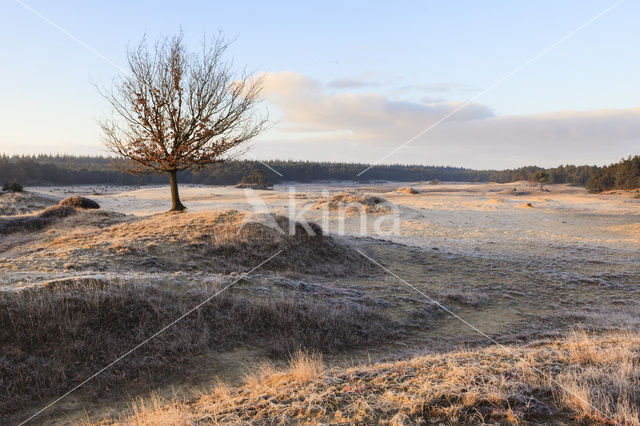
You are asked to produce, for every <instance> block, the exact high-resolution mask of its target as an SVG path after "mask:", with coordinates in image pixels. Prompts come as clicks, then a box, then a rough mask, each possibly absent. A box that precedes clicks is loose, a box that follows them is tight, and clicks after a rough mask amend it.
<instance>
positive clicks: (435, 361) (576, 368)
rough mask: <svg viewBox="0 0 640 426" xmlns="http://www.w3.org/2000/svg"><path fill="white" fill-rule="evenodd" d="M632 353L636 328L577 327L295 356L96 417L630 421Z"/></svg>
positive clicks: (634, 414) (639, 338) (128, 420)
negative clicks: (382, 359)
mask: <svg viewBox="0 0 640 426" xmlns="http://www.w3.org/2000/svg"><path fill="white" fill-rule="evenodd" d="M639 355H640V335H639V334H616V335H608V336H600V337H595V336H588V335H586V334H584V333H575V334H573V335H570V336H568V337H567V338H566V339H562V340H558V341H555V342H542V343H538V344H533V345H529V346H513V347H510V348H509V349H507V348H501V347H489V348H485V349H478V350H473V351H465V350H461V351H457V352H451V353H447V354H438V355H431V356H424V357H419V358H415V359H412V360H408V361H401V362H395V363H383V364H375V365H367V366H361V367H355V368H349V369H332V370H324V369H323V366H322V363H321V361H320V360H319V359H318V357H309V356H304V355H303V356H299V357H297V358H294V359H292V361H291V366H290V368H289V370H287V371H282V372H277V371H274V369H273V368H269V367H268V366H267V367H266V368H263V369H262V371H259V372H257V373H254V374H252V375H249V376H248V377H247V380H246V384H245V385H244V386H241V387H239V388H229V387H226V386H224V385H220V386H218V387H217V388H214V389H213V390H212V391H211V392H210V393H209V394H208V395H204V396H203V397H201V398H199V399H197V400H194V401H189V402H187V403H185V402H181V401H178V400H176V401H162V400H160V399H158V398H155V399H154V398H152V399H151V400H150V401H143V400H141V401H139V402H138V404H137V405H136V406H135V409H134V411H135V413H134V414H133V415H130V416H126V415H124V416H122V417H121V418H119V419H107V421H106V423H116V424H153V423H165V424H169V423H170V424H200V423H215V424H218V423H235V424H257V423H258V424H262V423H267V424H290V423H311V424H316V423H320V424H328V423H331V424H429V423H438V422H442V423H449V424H462V423H464V424H485V423H490V424H494V423H495V424H507V423H509V424H520V423H528V422H534V423H545V424H573V423H580V424H594V423H595V424H629V425H637V424H639V423H640V417H639V410H638V406H639V404H640V387H639V386H638V375H639V371H640V363H639V361H638V360H639ZM103 424H104V423H103Z"/></svg>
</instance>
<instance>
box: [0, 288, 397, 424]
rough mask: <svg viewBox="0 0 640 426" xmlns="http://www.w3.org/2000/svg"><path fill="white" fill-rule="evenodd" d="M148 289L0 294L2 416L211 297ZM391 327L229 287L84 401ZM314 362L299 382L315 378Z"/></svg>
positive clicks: (356, 310)
mask: <svg viewBox="0 0 640 426" xmlns="http://www.w3.org/2000/svg"><path fill="white" fill-rule="evenodd" d="M216 291H217V288H207V287H202V288H197V289H192V290H189V291H187V292H186V293H177V292H175V291H171V290H163V289H159V288H158V287H156V286H150V285H132V284H120V283H110V282H106V281H104V282H101V281H95V282H90V283H87V282H85V283H78V282H75V283H73V282H71V281H70V282H67V283H64V282H60V283H58V285H56V286H52V287H45V288H39V289H33V290H23V291H21V292H18V293H0V324H2V327H0V415H1V414H5V415H6V414H8V413H11V412H15V411H16V410H19V409H20V408H22V407H25V406H26V405H28V404H30V403H34V402H40V403H42V402H45V401H46V400H47V399H50V398H52V397H55V396H58V395H59V394H61V393H63V392H64V391H66V390H68V389H70V388H71V387H73V386H74V385H76V384H77V383H79V382H80V381H82V380H84V379H86V378H87V377H88V376H90V375H91V374H93V373H95V372H96V371H97V370H99V369H100V368H101V367H103V366H105V365H107V364H108V363H109V362H111V361H113V360H114V359H115V358H117V357H118V356H119V355H121V354H123V353H125V352H126V351H128V350H129V349H131V348H132V347H134V346H135V345H136V344H138V343H140V342H141V341H143V340H144V339H145V338H147V337H149V336H151V335H152V334H153V333H155V332H156V331H157V330H159V329H161V328H162V327H163V326H165V325H166V324H168V323H170V322H171V321H173V320H175V319H176V318H178V317H180V316H181V315H182V314H183V313H185V312H187V311H188V310H189V309H191V308H193V307H194V306H196V305H198V304H199V303H200V302H202V301H203V300H205V299H207V298H208V297H209V296H211V295H212V294H214V293H215V292H216ZM394 327H395V326H394V325H393V324H392V323H391V322H390V321H388V320H386V319H385V318H384V317H382V316H381V315H380V314H378V313H377V312H375V311H373V310H371V309H368V308H365V307H362V306H359V305H354V304H348V305H347V304H345V305H330V304H328V303H326V302H324V301H321V300H313V299H295V300H294V299H282V298H276V297H262V298H260V299H257V300H250V299H247V298H245V297H241V296H238V295H234V294H233V293H231V292H230V291H229V290H228V291H227V292H225V293H222V294H220V295H218V296H217V297H215V298H213V299H212V300H211V301H210V302H208V303H207V304H205V305H204V306H202V307H201V308H200V309H198V311H197V312H194V313H193V314H191V315H189V316H187V317H185V318H184V319H183V320H181V321H180V322H179V323H177V324H176V325H175V326H173V327H171V328H169V329H168V330H167V331H165V332H163V333H162V334H160V335H158V336H157V337H156V338H154V339H153V340H151V341H149V342H148V343H147V344H146V345H144V346H143V347H141V348H140V349H138V350H137V351H136V352H134V353H132V354H131V355H130V356H128V357H126V358H124V359H123V360H122V361H120V362H119V363H117V364H116V365H114V366H113V367H112V368H110V369H108V370H106V371H105V372H103V373H102V374H100V376H98V377H97V378H96V379H95V380H93V381H91V382H90V383H87V385H85V386H83V389H82V392H83V393H85V394H86V395H87V396H88V397H103V396H106V397H109V396H111V395H112V393H113V392H116V393H118V392H119V391H122V390H123V389H132V390H135V389H136V388H138V390H142V389H144V388H145V387H147V386H149V385H153V384H158V381H159V380H169V379H171V377H172V376H175V374H177V373H178V372H180V373H181V374H182V375H183V376H188V375H189V372H191V374H198V368H197V366H194V365H191V364H190V360H191V359H192V358H193V356H194V355H197V354H199V353H204V352H205V351H209V352H210V351H216V352H219V351H224V350H230V349H233V348H235V347H237V346H238V345H245V346H249V347H253V348H256V349H258V350H260V351H261V352H262V353H264V355H271V356H277V357H286V356H287V355H288V354H292V353H295V352H296V351H297V350H299V349H308V350H314V351H322V352H337V351H342V350H345V349H348V348H353V347H360V346H363V345H364V346H365V347H366V346H367V345H371V344H374V343H377V342H382V341H384V340H387V339H390V338H392V337H393V336H394V334H395V328H394ZM316 361H317V359H316V358H313V357H311V358H308V359H302V358H300V359H299V361H298V364H297V367H296V368H297V372H298V373H297V376H298V377H299V378H303V377H307V378H308V379H309V380H311V379H312V378H313V377H314V374H315V373H314V372H315V371H316V370H314V368H315V367H314V365H315V364H314V363H316Z"/></svg>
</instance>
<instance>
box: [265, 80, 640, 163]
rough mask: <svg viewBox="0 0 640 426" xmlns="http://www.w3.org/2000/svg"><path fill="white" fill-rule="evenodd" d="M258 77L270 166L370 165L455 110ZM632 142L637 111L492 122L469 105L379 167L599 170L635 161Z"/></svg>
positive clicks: (638, 128)
mask: <svg viewBox="0 0 640 426" xmlns="http://www.w3.org/2000/svg"><path fill="white" fill-rule="evenodd" d="M265 77H266V80H265V96H266V99H267V101H268V103H269V104H270V106H272V107H274V108H275V109H276V110H277V111H278V112H279V114H280V117H281V119H280V122H279V125H278V126H276V129H275V132H274V133H272V134H271V135H269V136H268V137H267V139H269V140H270V142H269V144H263V145H264V146H265V147H264V148H262V149H261V151H260V152H264V151H262V150H265V151H266V149H267V147H268V146H271V147H274V148H275V147H281V148H277V149H283V150H285V151H286V154H281V153H277V152H276V153H274V152H272V153H271V155H270V158H274V157H276V156H278V155H281V156H286V157H287V158H307V159H309V158H312V159H322V160H341V161H367V162H374V161H376V160H378V158H380V157H381V156H383V155H385V154H386V153H388V152H389V151H390V150H392V149H394V148H395V147H397V146H398V145H400V144H402V143H404V142H406V141H407V140H408V139H410V138H412V137H413V136H415V135H416V134H418V133H419V132H421V131H423V130H424V129H426V128H427V127H429V126H430V125H432V124H434V123H436V122H437V121H438V120H440V119H441V118H442V117H444V116H446V115H447V114H450V113H451V112H453V111H454V110H456V109H457V108H459V107H460V106H461V105H462V104H461V103H460V102H454V101H444V100H441V99H430V98H426V99H425V98H423V100H422V102H417V101H399V100H390V99H389V98H388V97H386V96H385V95H383V94H380V93H348V92H339V93H331V92H329V91H326V90H325V86H323V85H322V84H321V83H319V82H317V81H315V80H313V79H311V78H309V77H308V76H305V75H302V74H298V73H293V72H290V71H286V72H281V73H267V74H266V75H265ZM639 135H640V108H630V109H619V110H603V111H561V112H551V113H544V114H530V115H517V116H516V115H502V116H496V115H495V114H494V113H493V111H492V110H491V108H489V107H488V106H486V105H482V104H477V103H472V104H470V105H467V106H465V107H464V108H462V109H461V110H460V111H457V112H456V113H454V114H453V115H452V116H451V117H450V118H448V119H447V120H446V121H445V122H443V123H442V124H440V125H438V126H436V127H435V128H433V129H431V130H430V131H428V132H427V133H426V134H424V135H423V136H421V137H419V138H418V139H416V140H415V141H413V142H412V143H411V144H410V145H408V146H407V147H406V148H404V149H402V150H401V151H399V152H398V153H397V154H394V156H392V157H390V158H389V159H387V160H386V162H403V163H423V164H452V165H462V166H468V167H515V166H519V165H524V164H534V163H535V164H540V165H557V164H560V163H598V164H602V163H607V162H611V161H616V160H618V159H620V158H621V157H622V156H625V155H629V154H634V153H638V151H640V137H639ZM276 141H279V142H276ZM287 141H289V142H287ZM274 143H275V145H272V144H274ZM336 157H338V158H336Z"/></svg>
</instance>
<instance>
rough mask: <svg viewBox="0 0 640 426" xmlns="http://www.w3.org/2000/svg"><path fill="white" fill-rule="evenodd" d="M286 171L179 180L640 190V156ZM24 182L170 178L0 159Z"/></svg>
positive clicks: (256, 165) (243, 166)
mask: <svg viewBox="0 0 640 426" xmlns="http://www.w3.org/2000/svg"><path fill="white" fill-rule="evenodd" d="M265 163H266V164H268V165H269V166H271V167H272V168H274V169H275V170H277V171H278V172H280V173H281V174H282V175H283V176H278V175H277V174H276V173H274V172H273V171H271V170H269V168H267V167H265V166H264V165H263V164H261V163H260V162H257V161H249V160H233V161H226V162H224V163H220V164H215V165H211V166H208V167H205V168H204V169H202V170H200V171H197V172H192V171H185V172H182V173H181V174H180V176H179V181H180V182H181V183H193V184H204V185H233V184H236V183H238V182H240V181H241V180H242V178H243V177H245V176H247V175H249V174H251V173H252V172H253V171H255V170H260V171H262V172H263V173H265V175H266V176H267V177H268V179H269V180H270V181H271V182H273V183H282V182H287V181H295V182H314V181H322V180H333V181H350V180H351V181H361V182H369V181H378V180H389V181H405V182H414V181H429V180H434V179H439V180H441V181H457V182H489V181H491V182H514V181H519V180H530V179H531V177H532V176H533V175H534V174H535V173H536V172H537V171H539V170H544V171H546V172H547V173H548V174H549V178H550V182H552V183H569V184H574V185H583V186H587V189H589V191H591V192H599V191H604V190H609V189H616V188H620V189H633V188H638V187H640V157H639V156H636V157H633V158H631V157H630V158H628V159H626V160H623V161H622V162H620V163H616V164H613V165H610V166H606V167H597V166H570V165H567V166H559V167H555V168H550V169H542V168H540V167H535V166H527V167H521V168H518V169H510V170H473V169H465V168H460V167H442V166H419V165H380V166H375V167H373V168H371V169H370V170H368V171H367V172H366V173H364V174H363V175H361V176H357V175H358V173H360V172H361V171H363V170H364V169H365V168H367V167H368V165H367V164H356V163H320V162H310V161H282V160H274V161H266V162H265ZM5 181H10V182H11V181H18V182H20V183H22V184H23V185H89V184H110V185H148V184H165V183H167V181H168V179H167V177H166V175H156V174H149V175H144V176H133V175H129V174H127V173H123V172H121V171H118V170H116V169H115V168H114V167H113V164H112V160H111V159H109V158H107V157H90V156H71V155H37V156H7V155H2V156H0V183H2V182H5Z"/></svg>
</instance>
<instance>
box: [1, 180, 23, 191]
mask: <svg viewBox="0 0 640 426" xmlns="http://www.w3.org/2000/svg"><path fill="white" fill-rule="evenodd" d="M2 190H3V191H7V192H22V191H23V190H24V189H23V188H22V185H20V184H19V183H18V182H15V181H14V182H11V183H9V182H5V183H4V185H2Z"/></svg>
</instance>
